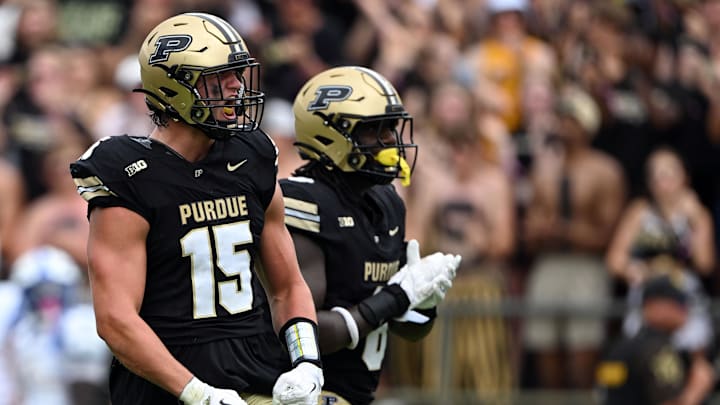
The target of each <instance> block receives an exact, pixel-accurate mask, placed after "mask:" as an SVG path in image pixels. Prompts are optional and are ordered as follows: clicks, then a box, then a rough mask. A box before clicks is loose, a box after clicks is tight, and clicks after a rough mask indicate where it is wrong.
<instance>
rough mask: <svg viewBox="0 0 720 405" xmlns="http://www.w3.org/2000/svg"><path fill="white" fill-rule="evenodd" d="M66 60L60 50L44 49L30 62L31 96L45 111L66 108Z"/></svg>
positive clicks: (34, 55) (35, 54) (29, 83)
mask: <svg viewBox="0 0 720 405" xmlns="http://www.w3.org/2000/svg"><path fill="white" fill-rule="evenodd" d="M65 62H66V60H65V57H64V54H63V52H62V51H61V50H60V49H44V50H40V51H38V52H36V53H34V54H33V55H32V57H31V58H30V60H29V61H28V67H27V70H28V73H27V74H28V79H27V80H28V87H29V90H30V96H31V97H32V100H33V102H35V103H36V104H37V105H38V106H39V107H40V108H42V109H43V110H44V111H46V112H47V111H60V110H62V109H63V108H65V107H66V104H67V102H66V100H65V95H66V91H67V84H68V81H67V80H66V78H65V72H66V64H65Z"/></svg>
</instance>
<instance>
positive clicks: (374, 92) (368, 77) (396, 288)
mask: <svg viewBox="0 0 720 405" xmlns="http://www.w3.org/2000/svg"><path fill="white" fill-rule="evenodd" d="M294 114H295V129H296V137H297V142H296V145H297V146H298V148H299V150H300V154H301V156H302V157H303V158H304V159H306V160H308V163H307V164H306V165H304V166H302V167H301V168H299V169H298V170H297V171H296V172H295V173H294V176H292V177H290V178H288V179H285V180H281V181H280V186H281V187H282V190H283V195H284V196H285V223H286V225H287V226H288V228H289V229H290V232H291V234H292V237H293V241H294V242H295V249H296V251H297V254H298V260H299V262H300V268H301V270H302V273H303V276H304V277H305V279H306V280H307V282H308V285H309V286H310V289H311V290H312V293H313V298H314V299H315V305H316V307H317V308H318V322H319V330H320V349H321V352H322V361H323V367H324V370H325V387H324V388H325V389H324V390H323V401H324V402H323V403H324V404H336V405H342V404H348V403H350V404H353V405H365V404H369V403H370V402H372V400H373V394H374V392H375V390H376V388H377V385H378V380H379V376H380V370H381V368H382V364H383V358H384V356H385V349H386V347H387V335H388V332H393V333H398V334H400V335H401V336H403V337H408V338H411V339H420V338H421V337H423V336H425V335H426V334H427V333H428V332H429V331H430V329H431V328H432V325H433V318H434V316H435V306H436V305H437V304H438V302H440V300H442V299H443V298H444V296H445V293H446V291H447V289H448V288H449V287H450V286H451V284H452V280H453V278H454V277H455V272H456V269H457V267H458V265H459V264H460V260H461V258H460V256H456V255H451V254H443V253H439V252H438V253H434V254H432V255H428V256H425V257H423V258H422V259H421V258H420V256H419V247H418V243H417V241H414V240H412V241H409V242H405V205H404V203H403V201H402V199H401V198H400V196H399V195H398V193H397V191H396V190H395V188H394V186H393V185H392V184H391V182H392V181H393V180H395V179H400V181H401V183H402V184H404V185H408V184H409V182H410V176H411V171H412V170H411V169H412V164H413V162H414V159H413V157H414V156H415V153H414V152H415V149H416V145H414V144H413V143H412V117H411V116H410V115H409V114H408V113H407V112H406V111H405V108H404V107H403V104H402V102H401V100H400V97H399V96H398V93H397V91H396V90H395V88H394V87H393V86H392V85H391V84H390V82H389V81H388V80H387V79H386V78H384V77H383V76H381V75H380V74H378V73H377V72H375V71H373V70H371V69H367V68H364V67H358V66H344V67H338V68H333V69H329V70H327V71H324V72H322V73H320V74H318V75H316V76H314V77H313V78H311V79H310V80H309V81H308V82H307V83H306V84H305V85H304V86H303V87H302V89H301V90H300V92H299V93H298V95H297V97H296V98H295V102H294ZM408 159H409V161H410V163H409V162H408Z"/></svg>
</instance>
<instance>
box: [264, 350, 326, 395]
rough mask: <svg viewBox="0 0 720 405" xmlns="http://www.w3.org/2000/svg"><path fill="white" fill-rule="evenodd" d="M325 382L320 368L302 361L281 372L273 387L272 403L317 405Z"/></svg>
mask: <svg viewBox="0 0 720 405" xmlns="http://www.w3.org/2000/svg"><path fill="white" fill-rule="evenodd" d="M324 383H325V379H324V378H323V372H322V369H321V368H320V367H318V366H316V365H314V364H312V363H309V362H307V361H303V362H302V363H300V364H298V365H297V366H296V367H295V368H293V369H292V370H290V371H288V372H286V373H284V374H282V375H281V376H280V377H279V378H278V379H277V381H276V382H275V386H274V387H273V402H272V403H273V405H296V404H297V405H317V404H318V400H319V399H320V392H321V391H322V386H323V384H324Z"/></svg>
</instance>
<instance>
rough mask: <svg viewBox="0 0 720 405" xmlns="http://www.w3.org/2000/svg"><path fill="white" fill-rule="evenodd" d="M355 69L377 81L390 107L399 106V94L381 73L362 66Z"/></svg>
mask: <svg viewBox="0 0 720 405" xmlns="http://www.w3.org/2000/svg"><path fill="white" fill-rule="evenodd" d="M355 69H357V70H359V71H361V72H363V73H365V74H367V75H368V76H370V77H372V78H373V79H375V81H376V82H377V83H378V84H379V85H380V88H382V90H383V93H385V97H386V98H387V101H388V105H399V104H400V100H399V99H398V97H397V93H395V89H394V88H393V86H392V84H390V82H388V81H387V79H385V78H384V77H382V76H380V74H379V73H377V72H375V71H374V70H370V69H368V68H365V67H362V66H356V67H355Z"/></svg>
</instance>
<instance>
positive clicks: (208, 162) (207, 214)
mask: <svg viewBox="0 0 720 405" xmlns="http://www.w3.org/2000/svg"><path fill="white" fill-rule="evenodd" d="M139 62H140V67H141V76H142V89H139V91H141V92H143V93H144V94H145V96H146V101H147V104H148V106H149V108H150V111H151V117H152V119H153V122H154V123H155V124H156V128H155V129H154V130H153V132H152V133H151V134H150V135H149V136H148V137H130V136H115V137H110V138H105V139H103V140H101V141H99V142H97V143H96V144H95V145H93V146H92V147H91V148H90V149H88V151H87V152H86V153H85V154H84V155H83V156H82V157H80V159H79V160H78V161H77V162H75V163H74V164H72V165H71V172H72V176H73V178H74V180H75V183H76V184H77V189H78V192H79V193H80V195H82V196H83V197H84V198H85V199H86V200H87V201H88V213H89V220H90V237H89V241H88V256H89V267H90V281H91V283H92V293H93V302H94V307H95V312H96V318H97V329H98V333H99V334H100V336H101V337H102V338H103V339H104V340H105V341H106V342H107V344H108V345H109V347H110V349H111V350H112V351H113V354H114V356H115V358H114V360H113V364H112V367H111V375H110V391H111V397H112V398H111V399H112V403H113V404H115V405H122V404H128V405H130V404H132V405H139V404H147V405H163V404H167V405H176V404H177V403H178V399H179V400H180V401H181V402H182V403H184V404H185V405H200V404H202V405H240V404H246V403H249V404H270V403H272V402H273V401H276V402H278V403H292V404H306V405H308V404H312V405H315V404H317V401H318V396H319V393H320V388H321V386H322V384H323V374H322V370H321V368H320V366H321V363H320V358H319V351H318V347H317V335H316V329H317V326H316V315H315V308H314V306H313V301H312V297H311V295H310V291H309V289H308V286H307V284H306V283H305V282H304V280H303V278H302V275H301V273H300V272H299V270H298V263H297V259H296V257H295V251H294V249H293V243H292V239H291V238H290V235H289V233H288V231H287V228H286V227H285V225H284V224H283V212H284V208H283V201H282V195H281V193H280V188H279V187H278V184H277V180H276V173H277V154H276V148H275V145H274V144H273V142H272V141H271V140H270V138H269V137H267V136H266V135H265V134H264V133H263V132H262V131H260V130H259V129H258V126H259V124H260V118H261V116H262V106H263V102H264V95H263V93H262V92H261V91H260V90H259V89H258V88H257V83H258V66H259V65H258V63H257V62H256V61H255V59H253V58H252V57H251V56H250V54H249V53H248V50H247V48H246V46H245V43H244V42H243V39H242V38H241V37H240V35H239V34H238V33H237V31H236V30H235V29H234V28H232V27H231V26H230V24H228V23H227V22H226V21H224V20H222V19H220V18H218V17H216V16H213V15H209V14H203V13H187V14H181V15H177V16H174V17H171V18H169V19H167V20H166V21H164V22H162V23H160V24H159V25H158V26H157V27H155V28H154V29H153V30H152V31H151V32H150V33H149V34H148V36H147V38H146V39H145V41H144V42H143V44H142V47H141V49H140V52H139ZM261 282H262V284H261ZM263 286H264V287H265V289H263ZM266 293H267V294H266ZM268 301H269V307H270V308H271V309H272V321H273V323H274V324H275V327H276V330H278V331H279V334H280V341H278V338H277V336H276V334H275V331H274V330H273V326H272V325H271V322H270V321H269V316H267V315H266V311H264V308H267V307H268ZM281 342H282V343H283V344H284V345H285V347H286V348H287V349H288V350H289V354H290V361H288V359H287V353H286V352H285V351H284V350H283V349H282V346H281ZM278 356H280V358H279V359H278ZM274 360H278V361H284V362H285V363H286V364H288V367H287V368H288V369H289V368H290V363H292V369H290V371H288V372H287V373H284V374H282V375H280V371H278V369H277V368H275V367H273V366H271V365H272V364H275V363H274ZM279 375H280V376H279ZM278 376H279V378H278ZM273 388H274V390H275V392H276V395H275V398H274V399H271V398H270V394H271V393H272V392H273ZM246 401H247V402H246Z"/></svg>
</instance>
